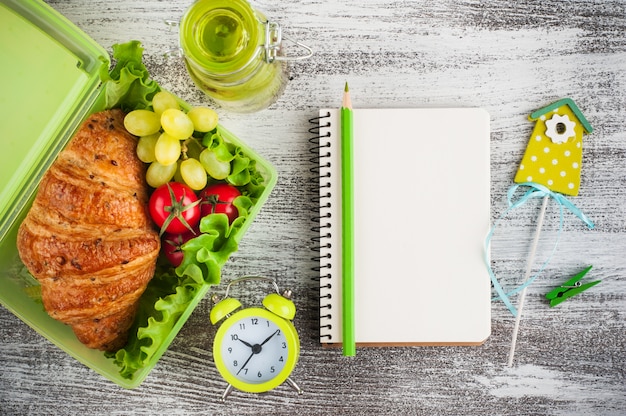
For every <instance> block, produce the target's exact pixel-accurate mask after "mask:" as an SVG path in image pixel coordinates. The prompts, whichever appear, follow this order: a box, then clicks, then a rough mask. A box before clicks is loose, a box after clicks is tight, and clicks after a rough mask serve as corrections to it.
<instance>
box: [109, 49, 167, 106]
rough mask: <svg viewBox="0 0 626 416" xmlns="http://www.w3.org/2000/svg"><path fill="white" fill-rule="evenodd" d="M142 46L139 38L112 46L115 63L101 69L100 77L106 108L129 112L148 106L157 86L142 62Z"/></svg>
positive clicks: (158, 89) (157, 90)
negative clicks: (103, 87)
mask: <svg viewBox="0 0 626 416" xmlns="http://www.w3.org/2000/svg"><path fill="white" fill-rule="evenodd" d="M142 55H143V48H142V47H141V43H140V42H139V41H136V40H134V41H130V42H127V43H123V44H116V45H113V59H114V60H115V61H116V64H115V66H114V67H113V69H111V70H110V71H109V70H108V68H103V69H102V73H101V74H100V79H101V80H102V81H103V83H104V85H105V99H106V104H105V106H106V108H118V107H119V108H121V109H122V110H124V111H126V112H129V111H132V110H137V109H144V108H149V107H150V106H151V104H152V97H153V96H154V94H156V93H157V92H159V91H160V90H161V88H160V87H159V84H157V82H156V81H154V80H151V79H150V74H149V73H148V69H147V68H146V67H145V65H144V64H143V59H142Z"/></svg>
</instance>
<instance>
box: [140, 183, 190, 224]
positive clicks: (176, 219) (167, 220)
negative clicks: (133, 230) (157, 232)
mask: <svg viewBox="0 0 626 416" xmlns="http://www.w3.org/2000/svg"><path fill="white" fill-rule="evenodd" d="M199 204H200V200H199V199H198V197H197V196H196V194H195V193H194V191H193V189H191V188H190V187H188V186H187V185H185V184H182V183H179V182H169V183H166V184H165V185H161V186H159V187H158V188H157V189H155V191H154V192H153V193H152V195H151V196H150V201H149V203H148V208H149V210H150V216H151V217H152V220H153V221H154V222H155V223H156V225H157V226H158V227H160V228H161V235H163V234H164V233H166V232H167V233H173V234H179V233H184V232H186V231H191V230H193V229H194V227H196V225H198V223H199V222H200V218H201V217H200V205H199Z"/></svg>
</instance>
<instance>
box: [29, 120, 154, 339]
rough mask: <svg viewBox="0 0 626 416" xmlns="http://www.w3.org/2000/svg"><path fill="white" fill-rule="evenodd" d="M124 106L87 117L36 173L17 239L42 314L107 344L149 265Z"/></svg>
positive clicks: (141, 176)
mask: <svg viewBox="0 0 626 416" xmlns="http://www.w3.org/2000/svg"><path fill="white" fill-rule="evenodd" d="M123 120H124V113H123V112H122V111H121V110H109V111H103V112H100V113H96V114H93V115H91V116H90V117H88V118H87V120H86V121H85V122H84V123H83V124H82V126H81V127H80V129H79V131H78V132H77V133H76V135H75V136H74V137H73V138H72V140H71V141H70V142H69V143H68V145H67V147H66V148H65V149H64V150H63V151H62V152H61V153H60V154H59V156H58V158H57V160H56V161H55V162H54V163H53V164H52V165H51V167H50V169H49V170H48V171H47V172H46V173H45V174H44V175H43V178H42V180H41V183H40V185H39V190H38V193H37V195H36V197H35V200H34V202H33V205H32V207H31V208H30V211H29V212H28V214H27V216H26V218H25V219H24V221H23V222H22V224H21V226H20V229H19V232H18V236H17V249H18V251H19V255H20V258H21V259H22V261H23V262H24V264H25V265H26V267H27V269H28V270H29V271H30V273H31V274H32V275H33V276H34V277H35V278H36V279H37V280H38V281H39V282H40V284H41V295H42V300H43V305H44V307H45V309H46V311H47V312H48V314H49V315H50V316H51V317H53V318H54V319H57V320H59V321H61V322H64V323H66V324H68V325H70V326H71V327H72V329H73V330H74V333H75V334H76V336H77V338H78V339H79V340H80V342H82V343H83V344H85V345H86V346H87V347H89V348H95V349H100V350H104V351H116V350H118V349H120V348H121V347H123V346H124V345H125V344H126V341H127V337H128V330H129V328H130V326H131V325H132V323H133V320H134V318H135V314H136V311H137V308H138V305H139V297H140V296H141V294H142V293H143V292H144V290H145V289H146V286H147V284H148V282H149V281H150V279H151V278H152V276H153V275H154V269H155V266H156V259H157V256H158V254H159V249H160V241H159V235H158V233H157V231H155V230H154V229H153V225H152V223H151V220H150V217H149V216H148V212H147V203H148V198H149V196H148V188H147V185H146V184H145V166H144V164H143V163H142V162H141V161H140V160H139V159H138V158H137V156H136V146H137V139H136V138H135V137H133V136H132V135H130V134H129V133H128V132H127V131H126V130H125V129H124V126H123Z"/></svg>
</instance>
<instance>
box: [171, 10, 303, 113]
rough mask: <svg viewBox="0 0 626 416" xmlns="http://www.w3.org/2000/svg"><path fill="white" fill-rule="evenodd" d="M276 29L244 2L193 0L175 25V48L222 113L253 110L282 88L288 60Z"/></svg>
mask: <svg viewBox="0 0 626 416" xmlns="http://www.w3.org/2000/svg"><path fill="white" fill-rule="evenodd" d="M281 43H282V34H281V28H280V25H278V24H277V23H274V22H270V21H268V20H267V18H266V17H265V16H264V15H263V14H262V13H260V12H258V11H256V10H254V9H252V7H251V6H250V4H249V3H248V2H247V1H245V0H198V1H196V2H195V3H194V4H192V5H191V6H190V7H189V9H188V10H187V11H186V12H185V14H184V16H183V18H182V20H181V24H180V45H181V49H182V54H183V57H184V59H185V64H186V66H187V71H188V72H189V75H190V77H191V79H192V80H193V81H194V83H195V84H196V85H197V86H198V88H200V89H201V90H202V91H204V92H205V93H206V94H207V95H208V96H209V97H210V98H211V99H213V100H214V101H215V102H216V103H217V104H219V105H220V106H222V107H224V108H225V109H228V110H231V111H235V112H242V113H245V112H254V111H259V110H262V109H264V108H267V107H268V106H269V105H271V104H273V103H274V102H275V101H276V100H277V99H278V97H279V96H280V95H281V94H282V92H283V91H284V89H285V86H286V82H287V79H288V75H287V71H288V68H287V65H286V62H285V61H287V60H293V59H304V58H308V57H309V56H311V54H312V53H311V49H310V48H308V47H306V46H304V45H302V44H301V43H298V42H294V43H296V44H297V45H299V46H301V47H303V48H305V49H307V51H308V54H306V55H303V56H297V57H285V56H283V54H282V53H281Z"/></svg>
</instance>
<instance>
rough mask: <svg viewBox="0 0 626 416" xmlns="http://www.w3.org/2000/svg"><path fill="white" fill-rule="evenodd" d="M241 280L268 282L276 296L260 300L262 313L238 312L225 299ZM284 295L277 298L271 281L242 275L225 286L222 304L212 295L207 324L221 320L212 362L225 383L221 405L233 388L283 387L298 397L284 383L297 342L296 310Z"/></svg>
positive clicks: (255, 310)
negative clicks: (226, 383)
mask: <svg viewBox="0 0 626 416" xmlns="http://www.w3.org/2000/svg"><path fill="white" fill-rule="evenodd" d="M246 280H262V281H266V282H271V283H272V284H273V286H274V289H275V291H276V293H270V294H269V295H267V296H266V297H265V298H264V299H263V302H262V303H263V306H264V308H260V307H252V308H243V309H240V310H238V309H239V308H241V306H242V305H241V302H239V301H238V300H237V299H235V298H231V297H229V296H228V293H229V291H230V287H231V285H234V284H237V283H240V282H242V281H246ZM290 297H291V292H290V291H289V290H287V291H285V292H283V294H282V295H281V294H280V292H279V290H278V285H277V284H276V282H275V281H274V279H270V278H267V277H262V276H246V277H242V278H239V279H236V280H233V281H232V282H230V283H229V284H228V286H227V287H226V294H225V295H224V299H222V300H220V299H219V298H218V297H217V296H215V295H214V296H213V298H212V300H213V302H214V303H215V305H214V306H213V309H211V313H210V319H211V323H212V324H213V325H215V324H217V323H218V322H220V321H222V320H223V319H224V318H225V320H224V322H223V323H222V324H221V325H220V327H219V328H218V330H217V333H216V334H215V339H214V341H213V360H214V361H215V366H216V367H217V370H218V371H219V373H220V374H221V375H222V377H224V379H225V380H226V381H227V382H228V386H227V387H226V390H225V391H224V394H223V395H222V400H226V397H227V396H228V395H229V394H230V393H231V391H232V389H233V388H236V389H238V390H241V391H244V392H248V393H263V392H266V391H269V390H272V389H273V388H275V387H278V386H279V385H281V384H282V383H284V382H287V383H288V384H290V385H291V386H292V387H293V388H294V389H295V390H296V391H298V393H299V394H302V390H301V389H300V388H299V387H298V385H297V384H296V383H294V382H293V380H291V378H289V375H290V374H291V372H292V371H293V369H294V368H295V366H296V363H297V362H298V357H299V355H300V339H299V337H298V332H297V331H296V328H295V326H294V325H293V323H292V322H291V320H292V319H293V318H294V316H295V315H296V307H295V305H294V303H293V301H291V299H290Z"/></svg>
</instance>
